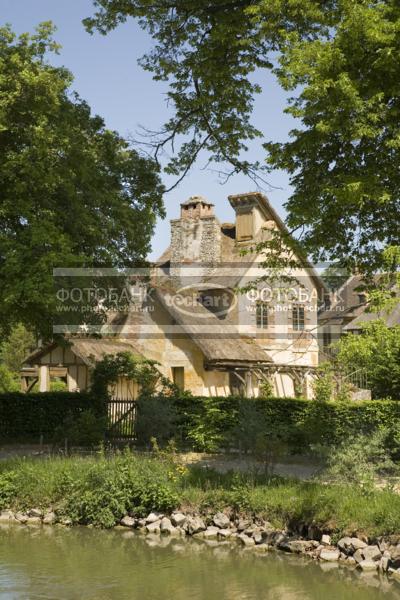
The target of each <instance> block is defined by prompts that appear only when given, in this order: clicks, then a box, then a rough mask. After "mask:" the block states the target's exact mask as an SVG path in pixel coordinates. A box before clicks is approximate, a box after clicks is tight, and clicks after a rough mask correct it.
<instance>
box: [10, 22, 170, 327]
mask: <svg viewBox="0 0 400 600" xmlns="http://www.w3.org/2000/svg"><path fill="white" fill-rule="evenodd" d="M52 34H53V27H52V25H51V24H49V23H45V24H42V25H41V26H40V27H39V28H38V30H37V33H36V34H35V35H28V34H24V35H21V36H20V37H17V36H16V35H15V34H14V33H13V32H12V31H11V30H10V28H8V27H5V28H2V29H0V330H3V332H7V331H10V329H11V327H12V326H13V324H16V323H19V322H21V323H24V324H26V325H28V326H29V327H31V328H34V329H35V330H36V331H38V332H40V333H41V334H42V335H50V334H51V325H52V317H53V316H54V313H55V309H56V304H57V300H56V297H55V289H54V281H53V268H58V267H61V268H63V267H93V266H104V267H116V268H119V267H133V266H136V265H137V264H138V263H142V262H143V260H144V259H145V257H146V254H147V252H148V251H149V249H150V239H151V235H152V232H153V229H154V225H155V222H156V218H157V216H159V215H163V214H164V211H163V203H162V194H163V186H162V184H161V182H160V178H159V173H158V171H159V169H158V166H157V164H156V163H155V161H154V160H152V159H149V158H146V157H144V156H141V155H140V154H139V153H138V152H137V151H136V150H134V149H132V148H131V147H130V146H129V145H128V143H127V142H126V141H125V140H124V139H123V138H121V137H120V136H119V135H118V133H116V132H115V131H110V130H108V129H107V128H106V126H105V124H104V121H103V120H102V119H101V118H100V117H98V116H93V115H92V114H91V110H90V107H89V106H88V104H87V103H86V102H85V101H83V100H82V99H81V98H79V96H78V95H77V94H74V93H73V92H72V91H71V83H72V75H71V73H69V72H68V71H67V70H66V69H65V68H60V67H54V66H52V65H51V64H50V63H49V62H48V60H47V56H48V54H49V53H51V52H55V51H57V45H56V44H55V42H54V41H53V39H52Z"/></svg>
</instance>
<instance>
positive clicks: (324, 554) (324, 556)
mask: <svg viewBox="0 0 400 600" xmlns="http://www.w3.org/2000/svg"><path fill="white" fill-rule="evenodd" d="M319 557H320V559H321V560H324V561H326V562H337V561H338V560H339V557H340V552H339V550H325V549H324V550H321V552H320V555H319Z"/></svg>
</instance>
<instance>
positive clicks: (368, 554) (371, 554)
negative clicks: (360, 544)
mask: <svg viewBox="0 0 400 600" xmlns="http://www.w3.org/2000/svg"><path fill="white" fill-rule="evenodd" d="M361 554H362V555H363V557H364V559H365V560H374V561H375V560H379V559H380V558H381V556H382V552H381V551H380V550H379V548H378V546H367V547H366V548H363V549H362V550H361Z"/></svg>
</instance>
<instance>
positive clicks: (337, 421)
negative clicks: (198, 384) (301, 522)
mask: <svg viewBox="0 0 400 600" xmlns="http://www.w3.org/2000/svg"><path fill="white" fill-rule="evenodd" d="M159 400H160V402H162V403H168V404H169V405H170V406H171V411H172V412H173V414H175V415H177V417H176V420H175V425H174V430H173V431H171V432H170V434H171V437H174V438H175V439H176V440H177V442H178V443H181V444H183V445H185V446H192V447H194V448H196V449H198V450H213V449H217V448H228V447H231V448H232V447H234V448H238V446H241V447H242V448H244V449H246V446H247V447H249V448H251V446H252V443H253V446H254V439H255V438H256V436H257V435H263V436H265V438H267V439H270V440H277V441H279V440H281V441H282V442H285V443H286V444H287V445H288V446H289V449H290V450H291V451H293V452H303V451H306V450H309V449H310V447H311V446H312V445H324V446H329V445H339V444H340V443H342V442H343V441H346V440H349V439H351V438H353V437H354V436H355V435H358V434H365V435H368V434H370V433H372V432H373V431H375V430H376V429H378V428H379V427H387V428H389V427H390V428H392V429H393V430H397V431H398V432H399V434H400V402H397V401H393V400H371V401H364V402H318V401H315V400H314V401H312V400H303V399H292V398H240V397H235V396H230V397H194V398H190V397H188V396H187V395H183V396H182V397H179V396H177V397H163V398H160V399H159ZM142 402H143V404H144V403H145V402H146V399H143V400H142ZM154 408H155V407H154V406H152V411H154ZM164 412H165V408H164ZM138 418H140V410H139V411H138ZM155 421H156V420H155ZM155 421H154V423H155ZM149 434H150V435H152V436H154V437H157V433H156V431H152V432H149Z"/></svg>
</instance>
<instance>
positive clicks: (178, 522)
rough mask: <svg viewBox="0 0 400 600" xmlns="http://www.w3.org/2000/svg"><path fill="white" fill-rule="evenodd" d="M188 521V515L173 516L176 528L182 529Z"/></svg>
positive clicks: (178, 513)
mask: <svg viewBox="0 0 400 600" xmlns="http://www.w3.org/2000/svg"><path fill="white" fill-rule="evenodd" d="M185 521H186V515H184V514H183V513H180V512H177V513H173V514H172V515H171V522H172V524H173V525H174V526H175V527H182V525H183V524H184V523H185Z"/></svg>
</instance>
